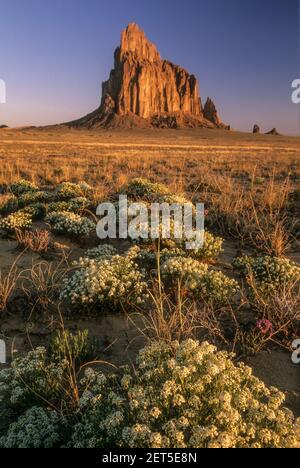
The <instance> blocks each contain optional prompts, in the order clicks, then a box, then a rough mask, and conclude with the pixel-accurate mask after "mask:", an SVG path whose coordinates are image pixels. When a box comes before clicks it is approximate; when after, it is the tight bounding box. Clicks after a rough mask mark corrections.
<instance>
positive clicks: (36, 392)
mask: <svg viewBox="0 0 300 468" xmlns="http://www.w3.org/2000/svg"><path fill="white" fill-rule="evenodd" d="M63 372H64V363H63V362H61V363H59V364H56V363H54V362H48V360H47V351H46V349H45V348H36V349H35V350H34V351H31V352H30V353H28V354H27V356H25V357H20V358H17V359H15V360H14V361H13V362H12V365H11V367H10V368H7V369H3V370H1V371H0V402H1V403H5V404H6V405H7V406H8V407H13V408H14V409H19V408H24V407H25V408H26V407H30V406H31V405H32V404H40V402H41V399H43V398H44V399H45V400H47V401H50V400H51V399H52V398H53V396H54V395H56V394H59V392H60V390H61V385H62V377H63Z"/></svg>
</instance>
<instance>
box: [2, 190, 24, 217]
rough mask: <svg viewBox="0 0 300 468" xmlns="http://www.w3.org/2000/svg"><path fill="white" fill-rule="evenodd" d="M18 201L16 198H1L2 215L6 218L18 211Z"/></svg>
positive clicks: (6, 196) (4, 196)
mask: <svg viewBox="0 0 300 468" xmlns="http://www.w3.org/2000/svg"><path fill="white" fill-rule="evenodd" d="M18 206H19V205H18V199H17V198H16V197H15V196H11V195H3V196H2V197H1V198H0V214H1V215H2V216H6V215H8V214H11V213H13V212H14V211H17V210H18Z"/></svg>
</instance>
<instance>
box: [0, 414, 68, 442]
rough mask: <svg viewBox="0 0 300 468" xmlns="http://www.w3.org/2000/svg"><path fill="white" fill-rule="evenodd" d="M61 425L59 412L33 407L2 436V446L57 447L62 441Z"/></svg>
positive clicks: (0, 439)
mask: <svg viewBox="0 0 300 468" xmlns="http://www.w3.org/2000/svg"><path fill="white" fill-rule="evenodd" d="M60 426H61V423H60V416H59V414H58V413H56V412H55V411H47V410H44V409H43V408H39V407H32V408H30V409H29V410H28V411H26V413H25V414H24V415H22V416H20V418H19V419H18V420H17V422H15V423H13V424H11V425H10V426H9V429H8V432H7V434H6V436H3V437H0V448H5V449H12V448H21V449H29V448H55V447H56V446H57V444H58V443H59V442H61V434H60Z"/></svg>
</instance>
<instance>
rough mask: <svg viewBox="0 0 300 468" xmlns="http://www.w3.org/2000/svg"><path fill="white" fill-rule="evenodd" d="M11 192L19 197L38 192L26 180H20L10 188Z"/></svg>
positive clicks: (36, 187) (36, 188)
mask: <svg viewBox="0 0 300 468" xmlns="http://www.w3.org/2000/svg"><path fill="white" fill-rule="evenodd" d="M10 190H11V192H12V193H13V194H14V195H15V196H16V197H19V196H20V195H23V194H24V193H28V192H37V191H38V190H39V188H38V186H37V185H35V184H34V183H32V182H29V181H28V180H20V181H19V182H16V183H14V184H11V186H10Z"/></svg>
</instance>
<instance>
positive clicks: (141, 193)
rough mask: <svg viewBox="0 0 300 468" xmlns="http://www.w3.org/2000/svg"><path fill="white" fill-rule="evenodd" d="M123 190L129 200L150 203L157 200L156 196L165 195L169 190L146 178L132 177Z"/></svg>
mask: <svg viewBox="0 0 300 468" xmlns="http://www.w3.org/2000/svg"><path fill="white" fill-rule="evenodd" d="M123 192H124V194H126V195H127V197H128V198H129V199H131V200H134V201H144V202H149V203H152V202H155V201H156V200H157V197H159V196H161V195H166V194H168V192H169V191H168V189H167V187H165V186H164V185H162V184H157V183H153V182H151V181H150V180H147V179H133V180H132V181H131V182H130V183H129V184H128V186H127V187H126V188H124V190H123Z"/></svg>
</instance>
